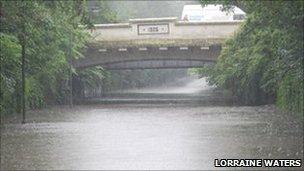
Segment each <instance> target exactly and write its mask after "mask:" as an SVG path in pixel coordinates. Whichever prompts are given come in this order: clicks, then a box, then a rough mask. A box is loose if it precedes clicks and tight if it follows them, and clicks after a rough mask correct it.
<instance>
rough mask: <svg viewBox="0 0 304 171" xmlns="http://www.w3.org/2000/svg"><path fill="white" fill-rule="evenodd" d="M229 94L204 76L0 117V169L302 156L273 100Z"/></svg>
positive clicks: (204, 164)
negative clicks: (240, 101)
mask: <svg viewBox="0 0 304 171" xmlns="http://www.w3.org/2000/svg"><path fill="white" fill-rule="evenodd" d="M231 101H232V100H231V99H230V98H229V97H226V96H225V94H224V93H221V92H218V91H217V90H216V89H214V87H209V86H207V85H206V83H205V80H204V79H202V80H194V81H193V82H191V83H189V84H186V85H184V86H183V87H162V88H160V89H156V88H155V89H141V90H128V91H123V92H113V93H111V94H108V95H105V97H103V98H98V99H91V100H90V101H88V104H86V105H77V106H75V107H74V108H73V109H69V108H68V107H61V106H59V107H58V106H57V107H52V108H49V109H43V110H37V111H31V112H30V113H29V114H28V119H27V121H28V123H27V124H24V125H21V124H17V123H16V122H19V121H20V118H18V117H17V118H13V117H12V118H5V120H4V122H5V124H4V125H2V127H1V169H2V170H7V169H22V170H32V169H39V170H42V169H57V170H59V169H64V170H67V169H68V170H71V169H77V170H80V169H88V170H93V169H99V170H100V169H116V170H117V169H128V170H135V169H154V170H155V169H161V170H164V169H170V170H177V169H184V170H198V169H200V170H204V169H207V170H210V169H217V168H215V167H214V166H213V163H214V159H216V158H247V159H249V158H258V159H264V158H281V159H282V158H284V159H285V158H291V159H302V160H303V144H302V141H303V123H302V122H301V121H298V120H297V119H296V118H295V117H294V116H292V115H290V114H287V113H284V112H280V111H278V110H277V109H276V108H275V107H274V106H273V105H265V106H236V105H234V104H233V103H232V102H231ZM220 169H221V168H220ZM258 169H261V168H258ZM268 169H269V168H268ZM276 169H278V168H276ZM282 169H283V170H284V168H282ZM285 169H286V168H285ZM293 169H299V170H301V169H303V168H293ZM233 170H235V169H233ZM242 170H243V169H242Z"/></svg>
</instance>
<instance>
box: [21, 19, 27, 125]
mask: <svg viewBox="0 0 304 171" xmlns="http://www.w3.org/2000/svg"><path fill="white" fill-rule="evenodd" d="M24 24H25V23H24ZM21 34H22V36H21V58H22V59H21V77H22V78H21V80H22V81H21V82H22V93H21V94H22V124H24V123H25V114H26V107H25V43H26V40H25V25H23V33H21Z"/></svg>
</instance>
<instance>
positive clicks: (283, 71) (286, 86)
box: [197, 1, 304, 113]
mask: <svg viewBox="0 0 304 171" xmlns="http://www.w3.org/2000/svg"><path fill="white" fill-rule="evenodd" d="M219 2H225V3H226V5H229V4H230V5H231V4H235V5H237V4H238V2H240V1H232V2H229V1H219ZM303 3H304V2H303V1H255V2H254V3H253V2H251V1H243V2H242V5H241V6H242V7H243V8H245V9H246V11H247V19H246V21H245V23H244V24H243V25H242V27H241V29H240V30H239V31H238V33H237V34H236V35H235V36H234V37H233V38H232V39H230V40H228V41H227V43H226V48H225V49H223V51H222V53H221V55H220V57H219V59H218V62H217V64H216V65H215V67H213V68H212V69H211V70H209V71H208V72H207V73H208V75H209V76H210V82H211V83H212V84H216V85H218V86H219V87H222V88H225V89H229V90H231V91H232V92H233V93H234V94H235V95H236V96H237V97H239V99H240V101H241V102H244V103H245V104H261V103H267V102H269V100H270V101H271V100H273V99H276V101H277V105H278V106H279V107H281V108H283V109H287V110H290V111H292V112H298V113H303V78H304V76H303V17H304V16H303V15H304V11H303ZM197 72H199V73H200V72H201V71H200V70H197Z"/></svg>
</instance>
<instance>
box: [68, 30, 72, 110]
mask: <svg viewBox="0 0 304 171" xmlns="http://www.w3.org/2000/svg"><path fill="white" fill-rule="evenodd" d="M72 39H73V33H72V32H71V33H70V49H69V58H70V60H69V61H70V62H69V65H70V68H69V69H70V74H69V83H70V85H69V86H70V87H69V89H70V91H69V106H70V108H72V107H73V72H72V69H73V66H72V48H73V46H72Z"/></svg>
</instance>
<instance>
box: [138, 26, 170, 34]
mask: <svg viewBox="0 0 304 171" xmlns="http://www.w3.org/2000/svg"><path fill="white" fill-rule="evenodd" d="M137 31H138V35H147V34H150V35H151V34H169V24H139V25H137Z"/></svg>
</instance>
